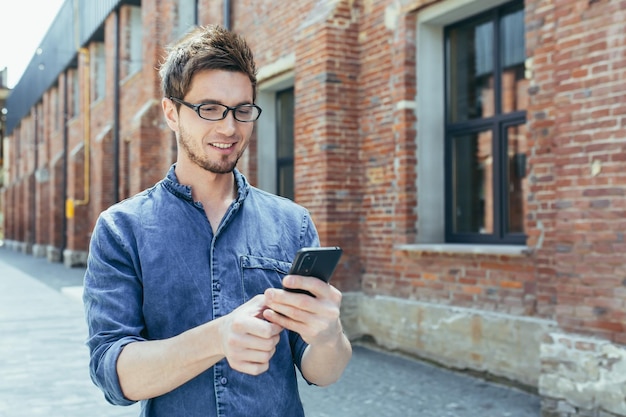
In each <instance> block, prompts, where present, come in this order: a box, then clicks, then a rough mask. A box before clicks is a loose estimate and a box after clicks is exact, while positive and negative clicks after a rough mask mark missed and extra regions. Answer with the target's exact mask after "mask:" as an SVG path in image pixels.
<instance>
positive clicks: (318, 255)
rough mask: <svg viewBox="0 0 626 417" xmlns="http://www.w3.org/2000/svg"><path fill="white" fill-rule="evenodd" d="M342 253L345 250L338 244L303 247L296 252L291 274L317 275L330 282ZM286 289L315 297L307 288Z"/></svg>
mask: <svg viewBox="0 0 626 417" xmlns="http://www.w3.org/2000/svg"><path fill="white" fill-rule="evenodd" d="M342 253H343V251H342V250H341V248H340V247H338V246H328V247H321V248H320V247H312V248H302V249H300V250H299V251H298V252H297V253H296V257H295V258H294V260H293V263H292V264H291V269H290V270H289V275H304V276H307V277H315V278H318V279H321V280H322V281H324V282H326V283H328V282H329V281H330V277H331V276H332V275H333V272H335V268H337V264H338V263H339V258H341V254H342ZM285 290H286V291H291V292H297V293H301V294H308V295H310V296H312V297H314V295H313V294H311V293H310V292H308V291H306V290H300V289H295V288H285Z"/></svg>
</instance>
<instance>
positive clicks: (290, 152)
mask: <svg viewBox="0 0 626 417" xmlns="http://www.w3.org/2000/svg"><path fill="white" fill-rule="evenodd" d="M294 65H295V55H289V56H288V57H286V58H284V59H283V60H280V61H277V62H275V63H273V64H272V65H270V66H268V67H264V68H261V69H260V70H259V75H257V79H259V80H261V82H260V83H259V93H258V95H257V100H256V104H258V105H259V106H260V107H261V108H262V109H263V114H261V117H260V118H259V120H258V121H257V122H256V132H257V138H258V147H257V168H258V187H259V188H261V189H262V190H265V191H268V192H270V193H274V194H278V195H281V196H284V197H287V198H291V199H293V198H294V194H295V192H294V141H295V140H294V127H295V126H294V111H295V110H294V106H295V102H294V97H295V93H294V87H293V85H294V73H293V67H294ZM276 73H279V74H280V75H275V74H276Z"/></svg>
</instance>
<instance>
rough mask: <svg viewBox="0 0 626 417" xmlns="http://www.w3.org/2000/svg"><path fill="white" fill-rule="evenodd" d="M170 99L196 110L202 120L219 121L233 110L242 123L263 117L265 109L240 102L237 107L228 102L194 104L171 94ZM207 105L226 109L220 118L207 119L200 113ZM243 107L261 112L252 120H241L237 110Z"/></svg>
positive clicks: (235, 116) (234, 115)
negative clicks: (201, 108)
mask: <svg viewBox="0 0 626 417" xmlns="http://www.w3.org/2000/svg"><path fill="white" fill-rule="evenodd" d="M168 98H169V99H170V100H172V101H173V102H175V103H179V104H182V105H184V106H187V107H189V108H190V109H192V110H193V111H195V112H196V114H197V115H198V117H199V118H201V119H202V120H208V121H211V122H219V121H220V120H224V119H225V118H226V117H227V116H228V112H230V111H232V112H233V117H234V118H235V120H237V121H238V122H241V123H250V122H255V121H257V120H259V117H261V112H262V111H263V109H261V108H260V107H259V106H257V105H256V104H239V105H238V106H235V107H230V106H227V105H226V104H222V103H200V104H192V103H189V102H187V101H185V100H181V99H179V98H176V97H174V96H169V97H168ZM206 105H215V106H222V107H224V108H225V109H226V110H224V113H222V117H221V118H219V119H207V118H206V117H202V116H201V115H200V107H202V106H206ZM241 107H253V108H255V109H257V110H258V112H259V114H257V116H256V118H254V119H252V120H240V119H238V118H237V112H236V110H237V109H239V108H241Z"/></svg>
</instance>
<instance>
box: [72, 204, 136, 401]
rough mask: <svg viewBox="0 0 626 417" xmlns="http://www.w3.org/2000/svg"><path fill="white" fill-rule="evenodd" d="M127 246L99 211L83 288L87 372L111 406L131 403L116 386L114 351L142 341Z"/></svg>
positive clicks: (133, 271)
mask: <svg viewBox="0 0 626 417" xmlns="http://www.w3.org/2000/svg"><path fill="white" fill-rule="evenodd" d="M125 241H126V242H128V239H125ZM131 242H132V240H131ZM127 245H128V243H124V242H123V241H122V239H121V236H120V234H119V229H117V227H116V222H115V221H113V219H112V218H111V217H110V216H109V215H108V214H107V213H106V212H105V213H103V215H101V216H100V218H99V219H98V222H97V224H96V227H95V228H94V233H93V235H92V239H91V243H90V251H89V258H88V261H87V270H86V272H85V282H84V293H83V302H84V307H85V317H86V320H87V325H88V330H89V336H88V339H87V346H88V347H89V350H90V356H91V357H90V363H89V371H90V375H91V378H92V380H93V382H94V383H95V384H96V385H97V386H98V387H99V388H100V389H101V390H102V391H103V392H104V396H105V398H106V400H107V401H109V402H110V403H112V404H116V405H130V404H133V403H134V402H133V401H131V400H128V399H127V398H125V397H124V394H123V392H122V389H121V386H120V382H119V377H118V374H117V360H118V358H119V355H120V353H121V351H122V349H123V348H124V346H126V345H127V344H129V343H132V342H137V341H143V340H145V338H144V337H143V336H142V333H144V331H145V325H144V322H143V319H142V317H143V315H142V311H141V310H142V295H141V291H142V285H141V280H140V275H139V274H138V268H137V266H136V262H134V260H133V259H132V255H131V253H132V251H130V250H129V248H128V247H127Z"/></svg>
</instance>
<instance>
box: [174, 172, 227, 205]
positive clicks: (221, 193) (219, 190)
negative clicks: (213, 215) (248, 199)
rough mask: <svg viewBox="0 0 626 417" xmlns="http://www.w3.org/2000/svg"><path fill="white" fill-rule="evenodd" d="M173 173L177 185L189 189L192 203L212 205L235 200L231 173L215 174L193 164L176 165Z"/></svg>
mask: <svg viewBox="0 0 626 417" xmlns="http://www.w3.org/2000/svg"><path fill="white" fill-rule="evenodd" d="M175 172H176V177H177V178H178V182H179V183H181V184H183V185H187V186H189V187H191V196H192V198H193V200H194V201H200V202H202V203H203V204H204V205H207V204H209V205H213V204H218V203H220V202H224V201H232V200H233V199H234V198H235V195H236V187H235V176H234V174H233V173H232V172H229V173H227V174H216V173H213V172H209V171H207V170H205V169H203V168H200V167H199V166H197V165H195V164H193V165H187V164H184V165H181V164H177V165H176V169H175Z"/></svg>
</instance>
